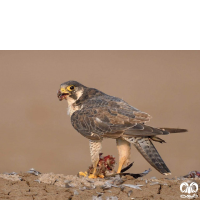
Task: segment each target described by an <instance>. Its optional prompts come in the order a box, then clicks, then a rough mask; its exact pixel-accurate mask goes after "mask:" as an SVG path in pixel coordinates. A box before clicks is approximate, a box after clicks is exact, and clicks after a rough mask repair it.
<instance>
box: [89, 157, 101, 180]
mask: <svg viewBox="0 0 200 200" xmlns="http://www.w3.org/2000/svg"><path fill="white" fill-rule="evenodd" d="M98 162H99V159H98V160H97V161H96V162H95V163H93V167H94V171H93V173H92V174H91V175H89V176H88V178H97V176H96V171H97V164H98Z"/></svg>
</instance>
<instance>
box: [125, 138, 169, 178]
mask: <svg viewBox="0 0 200 200" xmlns="http://www.w3.org/2000/svg"><path fill="white" fill-rule="evenodd" d="M126 139H127V140H128V141H129V142H131V143H133V144H134V146H135V147H136V148H137V150H138V151H139V152H140V153H141V154H142V156H143V157H144V158H145V159H146V160H147V161H148V162H149V164H150V165H151V166H152V167H154V168H155V169H156V170H158V171H159V172H160V173H161V174H164V175H170V174H171V172H170V170H169V169H168V167H167V166H166V165H165V163H164V161H163V159H162V158H161V157H160V155H159V153H158V151H157V150H156V148H155V147H154V145H153V143H152V142H151V140H150V139H149V138H148V137H143V138H134V141H133V140H132V141H131V139H133V138H126Z"/></svg>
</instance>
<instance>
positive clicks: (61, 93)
mask: <svg viewBox="0 0 200 200" xmlns="http://www.w3.org/2000/svg"><path fill="white" fill-rule="evenodd" d="M67 96H69V91H67V90H66V89H65V88H60V90H58V92H57V97H58V99H59V100H60V101H62V100H63V99H67Z"/></svg>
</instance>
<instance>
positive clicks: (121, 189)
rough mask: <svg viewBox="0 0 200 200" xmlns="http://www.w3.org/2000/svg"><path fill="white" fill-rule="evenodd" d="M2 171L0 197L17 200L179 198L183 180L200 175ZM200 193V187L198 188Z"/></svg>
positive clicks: (199, 180) (196, 179) (197, 180)
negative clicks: (95, 175) (96, 175)
mask: <svg viewBox="0 0 200 200" xmlns="http://www.w3.org/2000/svg"><path fill="white" fill-rule="evenodd" d="M35 174H36V175H35ZM35 174H30V173H21V174H14V175H8V174H0V199H13V200H17V199H20V200H29V199H30V200H32V199H34V200H39V199H40V200H51V199H52V200H54V199H58V200H59V199H60V200H62V199H72V200H79V199H80V200H86V199H92V200H104V199H105V200H126V199H146V200H148V199H164V200H171V199H179V200H180V195H181V194H182V193H181V192H180V184H181V183H182V182H186V181H187V182H194V181H195V182H196V183H198V185H200V178H195V179H191V178H177V177H175V178H173V179H167V178H163V179H156V177H151V178H150V179H145V177H142V178H138V179H134V178H133V177H131V176H129V175H128V176H122V177H119V176H117V177H111V178H107V179H100V178H98V179H95V180H94V179H88V178H87V177H78V176H73V175H67V176H65V175H63V174H54V173H48V174H39V175H37V173H35ZM197 194H198V196H200V190H199V191H198V193H197Z"/></svg>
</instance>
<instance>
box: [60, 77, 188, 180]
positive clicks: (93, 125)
mask: <svg viewBox="0 0 200 200" xmlns="http://www.w3.org/2000/svg"><path fill="white" fill-rule="evenodd" d="M57 96H58V99H59V100H60V101H61V100H63V99H66V100H67V102H68V114H69V115H70V117H71V123H72V126H73V127H74V128H75V129H76V130H77V131H78V132H79V133H80V134H81V135H83V136H84V137H86V138H88V139H89V145H90V155H91V161H92V164H93V167H94V172H93V174H91V175H90V176H89V178H96V167H97V164H98V161H99V153H101V149H102V144H101V143H102V140H103V138H112V139H116V143H117V148H118V153H119V167H118V170H117V173H120V172H121V169H122V167H123V166H127V165H128V164H129V163H130V151H131V144H133V145H134V146H135V147H136V149H137V150H138V151H139V152H140V153H141V154H142V156H143V157H144V158H145V159H146V160H147V161H148V162H149V164H151V165H152V166H153V167H154V168H155V169H156V170H158V171H159V172H160V173H161V174H164V175H169V174H171V173H170V170H169V169H168V167H167V166H166V165H165V163H164V161H163V160H162V158H161V156H160V155H159V153H158V151H157V150H156V148H155V146H154V145H153V143H152V141H156V142H160V143H163V142H165V141H164V140H163V139H161V138H159V137H158V135H168V134H169V133H178V132H186V131H187V130H186V129H176V128H175V129H174V128H153V127H150V126H148V125H146V122H148V121H149V120H150V118H151V117H150V115H149V114H147V113H145V112H142V111H140V110H138V109H136V108H134V107H133V106H131V105H129V104H128V103H126V102H125V101H124V100H122V99H120V98H117V97H113V96H110V95H107V94H105V93H103V92H101V91H99V90H97V89H94V88H89V87H86V86H84V85H82V84H80V83H78V82H76V81H68V82H65V83H62V84H61V85H60V89H59V90H58V93H57Z"/></svg>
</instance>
